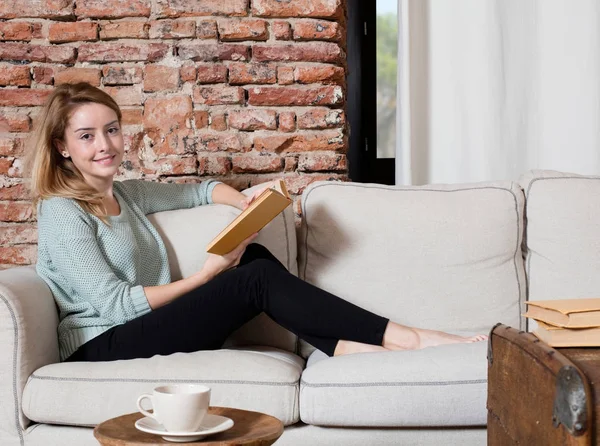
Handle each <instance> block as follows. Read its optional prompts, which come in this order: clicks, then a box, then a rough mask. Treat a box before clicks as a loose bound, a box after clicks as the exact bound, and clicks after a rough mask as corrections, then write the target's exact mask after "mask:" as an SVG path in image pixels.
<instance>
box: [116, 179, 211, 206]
mask: <svg viewBox="0 0 600 446" xmlns="http://www.w3.org/2000/svg"><path fill="white" fill-rule="evenodd" d="M219 183H220V181H216V180H206V181H202V182H201V183H199V184H174V183H157V182H153V181H144V180H126V181H123V182H122V183H120V184H121V187H122V188H123V189H124V191H125V193H127V194H128V195H129V196H130V197H131V198H132V199H133V200H134V201H135V202H136V204H137V205H138V206H139V207H140V209H142V212H143V213H144V214H153V213H155V212H161V211H170V210H174V209H184V208H191V207H196V206H201V205H204V204H212V202H213V201H212V192H213V189H214V188H215V186H216V185H217V184H219Z"/></svg>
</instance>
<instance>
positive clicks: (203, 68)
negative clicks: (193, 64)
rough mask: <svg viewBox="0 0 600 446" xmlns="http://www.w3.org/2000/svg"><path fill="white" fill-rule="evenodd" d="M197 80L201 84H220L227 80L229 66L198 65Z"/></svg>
mask: <svg viewBox="0 0 600 446" xmlns="http://www.w3.org/2000/svg"><path fill="white" fill-rule="evenodd" d="M196 79H197V82H198V83H199V84H218V83H223V82H227V67H226V66H225V65H217V64H209V65H208V64H207V65H199V66H198V67H197V76H196Z"/></svg>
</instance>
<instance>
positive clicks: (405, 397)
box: [300, 342, 487, 427]
mask: <svg viewBox="0 0 600 446" xmlns="http://www.w3.org/2000/svg"><path fill="white" fill-rule="evenodd" d="M486 349H487V344H486V343H485V342H477V343H473V344H454V345H447V346H440V347H433V348H426V349H423V350H417V351H404V352H384V353H360V354H354V355H345V356H336V357H333V358H327V357H326V356H325V355H324V354H323V353H322V352H320V351H316V352H314V353H313V354H312V355H311V358H310V360H309V364H308V367H307V368H306V370H305V371H304V373H303V374H302V381H301V383H300V418H301V419H302V421H303V422H305V423H307V424H316V425H321V426H356V427H361V426H380V427H409V426H477V425H479V426H482V425H485V424H486V417H487V411H486V396H487V381H486V376H487V360H486ZM315 356H316V358H313V357H315Z"/></svg>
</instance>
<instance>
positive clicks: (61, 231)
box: [38, 200, 151, 323]
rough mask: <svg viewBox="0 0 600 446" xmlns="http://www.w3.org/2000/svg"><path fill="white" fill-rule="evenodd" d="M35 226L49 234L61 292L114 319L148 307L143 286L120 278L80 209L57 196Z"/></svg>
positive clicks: (130, 316) (143, 311)
mask: <svg viewBox="0 0 600 446" xmlns="http://www.w3.org/2000/svg"><path fill="white" fill-rule="evenodd" d="M50 201H54V200H50ZM38 226H39V227H40V229H41V231H40V235H41V236H42V235H45V236H51V237H52V240H51V241H50V243H51V245H50V246H49V247H50V248H51V250H52V264H53V268H54V269H56V271H55V272H56V273H58V275H59V276H60V277H61V278H62V280H61V281H60V283H58V284H55V285H58V286H60V287H62V288H63V291H64V293H61V294H63V295H66V296H71V297H72V298H73V299H79V300H83V301H85V302H87V303H88V304H90V305H91V306H92V308H93V309H94V310H95V311H96V313H97V314H98V316H100V317H102V318H105V319H108V320H111V321H114V322H115V323H124V322H127V321H129V320H131V319H134V318H136V317H138V316H141V315H143V314H146V313H148V312H150V311H151V308H150V305H149V304H148V300H147V298H146V295H145V293H144V288H143V286H142V285H132V284H130V283H129V282H127V281H125V280H122V279H120V278H119V277H117V275H116V274H115V272H114V271H113V269H112V268H111V267H110V265H109V264H108V263H107V261H106V258H105V256H104V254H103V252H102V250H101V248H100V246H99V245H98V242H97V239H96V233H95V229H94V228H93V227H92V224H91V222H90V221H89V219H88V218H87V216H86V215H85V214H84V212H83V211H80V210H79V209H78V208H75V206H74V205H66V204H65V203H64V202H61V201H58V200H57V201H56V202H55V203H50V202H48V203H45V205H44V206H43V210H42V212H41V213H40V214H39V216H38ZM73 303H76V301H74V302H73Z"/></svg>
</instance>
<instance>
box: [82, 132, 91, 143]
mask: <svg viewBox="0 0 600 446" xmlns="http://www.w3.org/2000/svg"><path fill="white" fill-rule="evenodd" d="M91 137H92V135H90V134H89V133H84V134H83V135H81V139H85V140H86V141H87V140H88V139H90V138H91Z"/></svg>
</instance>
